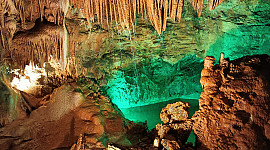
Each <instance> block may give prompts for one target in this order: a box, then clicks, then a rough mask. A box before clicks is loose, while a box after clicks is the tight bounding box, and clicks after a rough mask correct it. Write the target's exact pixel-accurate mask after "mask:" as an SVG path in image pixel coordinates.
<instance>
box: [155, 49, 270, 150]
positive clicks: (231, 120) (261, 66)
mask: <svg viewBox="0 0 270 150" xmlns="http://www.w3.org/2000/svg"><path fill="white" fill-rule="evenodd" d="M214 61H215V58H214V57H211V56H207V57H205V60H204V69H203V70H202V72H201V85H202V87H203V92H202V93H201V98H200V99H199V105H200V108H199V110H198V111H197V112H196V113H195V114H194V115H193V117H192V118H191V119H187V118H186V116H187V115H186V113H188V112H187V111H186V110H187V108H188V107H187V106H188V105H186V104H185V103H182V102H177V103H174V104H169V105H167V107H166V108H164V109H163V110H162V112H161V114H160V117H161V120H162V121H163V122H164V123H165V124H164V125H157V127H156V129H157V131H158V135H159V138H157V139H156V140H155V142H154V143H155V145H156V146H160V144H158V142H160V140H159V139H162V138H164V139H166V140H163V143H164V142H166V143H167V144H162V140H161V144H162V145H163V147H164V148H167V147H168V145H170V149H178V148H175V147H178V145H180V147H182V145H183V144H184V142H185V141H183V140H182V138H179V137H178V138H175V137H176V136H174V138H173V141H175V142H177V143H178V144H176V143H175V142H170V143H168V140H167V139H169V138H171V137H168V135H169V133H170V132H169V131H171V130H174V129H175V128H174V126H172V125H173V123H172V122H174V121H178V122H179V121H180V122H182V124H183V125H185V127H188V128H187V129H188V130H181V132H178V134H177V135H185V133H187V134H186V135H185V137H187V136H188V135H189V132H190V130H191V128H192V129H193V130H194V133H195V135H196V136H197V141H196V148H198V149H269V148H270V145H269V143H270V142H269V140H270V139H269V119H270V116H269V111H270V109H269V102H270V97H269V96H270V95H269V93H270V91H269V89H270V86H269V85H270V84H269V81H270V79H269V76H270V70H269V69H268V68H269V64H270V57H269V56H268V55H255V56H245V57H243V58H240V59H237V60H234V61H228V60H226V59H224V54H221V59H220V64H219V65H218V64H217V65H214ZM175 114H176V115H175ZM174 124H175V123H174ZM178 124H179V123H178ZM182 129H183V128H182ZM187 131H188V132H187ZM177 140H180V141H181V142H179V141H177ZM173 143H175V144H173ZM167 149H168V148H167Z"/></svg>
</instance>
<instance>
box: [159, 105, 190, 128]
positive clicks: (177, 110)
mask: <svg viewBox="0 0 270 150" xmlns="http://www.w3.org/2000/svg"><path fill="white" fill-rule="evenodd" d="M189 107H190V105H189V103H187V102H176V103H173V104H168V105H167V106H166V107H165V108H163V109H162V111H161V113H160V119H161V121H163V122H164V123H172V122H177V121H181V120H185V119H187V117H188V109H189Z"/></svg>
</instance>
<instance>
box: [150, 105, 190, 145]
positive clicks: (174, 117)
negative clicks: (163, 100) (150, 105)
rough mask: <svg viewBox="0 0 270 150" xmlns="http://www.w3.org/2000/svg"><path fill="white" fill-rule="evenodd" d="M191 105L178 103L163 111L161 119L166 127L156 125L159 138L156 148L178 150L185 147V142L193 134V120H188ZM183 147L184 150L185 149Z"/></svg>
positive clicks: (155, 143) (168, 106)
mask: <svg viewBox="0 0 270 150" xmlns="http://www.w3.org/2000/svg"><path fill="white" fill-rule="evenodd" d="M189 107H190V106H189V103H187V102H176V103H173V104H168V105H167V106H166V107H165V108H163V109H162V111H161V113H160V119H161V120H162V121H163V122H164V123H165V124H164V125H162V124H158V125H156V130H157V133H158V137H157V138H156V140H155V142H154V146H156V147H160V146H159V145H162V146H163V147H164V148H165V149H167V150H177V149H180V147H181V146H184V147H185V142H186V141H187V139H188V136H189V134H190V132H191V129H192V125H193V120H191V119H190V118H188V108H189ZM184 147H182V148H184Z"/></svg>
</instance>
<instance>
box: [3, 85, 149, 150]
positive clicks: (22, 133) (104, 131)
mask: <svg viewBox="0 0 270 150" xmlns="http://www.w3.org/2000/svg"><path fill="white" fill-rule="evenodd" d="M88 85H91V84H90V83H89V82H88ZM23 95H24V96H23V97H24V98H27V99H26V100H28V102H29V99H31V97H29V96H28V97H27V96H26V94H25V93H24V94H23ZM31 100H32V102H33V101H35V100H36V99H34V98H33V99H31ZM38 103H39V106H37V105H36V106H35V107H34V106H33V107H30V108H34V109H32V110H31V112H30V111H28V112H27V113H28V115H27V116H20V118H19V119H16V120H15V121H13V122H11V123H9V124H6V125H5V126H4V127H2V128H1V129H0V134H1V136H2V137H3V138H1V139H0V145H1V149H3V150H5V149H29V148H31V149H44V150H45V149H55V148H66V149H68V148H70V147H71V146H72V145H73V144H74V143H75V142H76V141H77V144H75V145H74V146H73V148H74V147H76V148H77V149H79V148H80V147H81V146H83V147H84V148H88V149H89V148H90V149H93V148H105V147H104V145H106V143H108V142H112V143H116V144H120V145H124V146H129V145H131V144H136V143H138V142H139V139H140V138H142V137H140V136H137V137H133V135H136V134H137V135H141V136H144V135H146V133H147V132H146V128H145V126H143V125H141V126H139V125H136V124H134V123H132V122H128V121H127V120H125V119H124V118H123V117H122V116H121V114H120V113H119V112H118V111H116V110H117V109H116V108H114V107H113V106H112V105H111V103H110V102H109V99H108V98H106V97H104V96H102V95H101V94H100V93H95V92H93V91H92V90H90V89H89V88H87V87H86V85H85V83H68V84H65V85H63V86H61V87H59V88H57V89H55V90H54V92H53V93H52V94H50V95H48V96H47V98H43V99H41V100H40V101H39V102H38ZM28 104H30V103H28ZM32 104H33V103H32ZM29 106H30V105H29ZM1 121H2V122H3V120H2V118H1ZM134 129H135V130H134ZM132 130H134V131H132Z"/></svg>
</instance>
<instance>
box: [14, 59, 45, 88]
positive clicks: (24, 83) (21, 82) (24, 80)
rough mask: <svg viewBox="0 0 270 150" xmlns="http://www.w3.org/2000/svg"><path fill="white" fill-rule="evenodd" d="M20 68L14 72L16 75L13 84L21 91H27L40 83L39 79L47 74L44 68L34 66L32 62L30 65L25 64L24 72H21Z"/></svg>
mask: <svg viewBox="0 0 270 150" xmlns="http://www.w3.org/2000/svg"><path fill="white" fill-rule="evenodd" d="M19 72H20V69H15V70H14V71H13V73H14V74H15V75H16V77H14V78H13V80H12V82H11V86H13V87H15V88H17V89H18V90H21V91H27V90H28V89H30V88H31V87H34V86H36V85H38V81H37V80H38V79H39V78H41V76H42V75H46V72H45V69H44V68H39V67H37V66H34V65H33V64H32V63H31V62H30V64H29V65H26V66H25V70H24V71H23V74H21V73H19Z"/></svg>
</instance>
